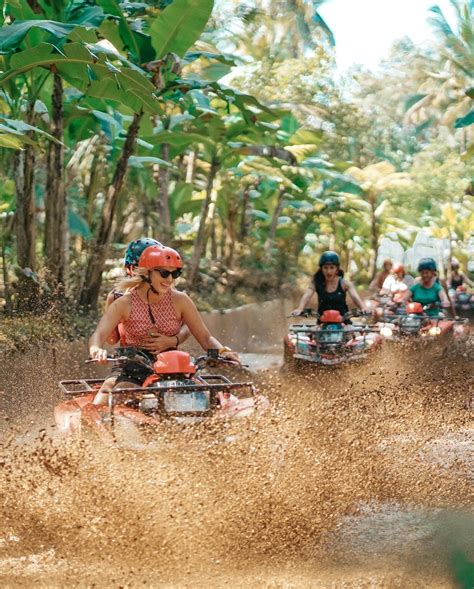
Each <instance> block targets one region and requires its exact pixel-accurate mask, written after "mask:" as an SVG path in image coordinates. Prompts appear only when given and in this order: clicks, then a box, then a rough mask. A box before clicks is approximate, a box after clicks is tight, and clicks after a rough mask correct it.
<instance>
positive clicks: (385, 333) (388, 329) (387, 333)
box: [380, 325, 393, 337]
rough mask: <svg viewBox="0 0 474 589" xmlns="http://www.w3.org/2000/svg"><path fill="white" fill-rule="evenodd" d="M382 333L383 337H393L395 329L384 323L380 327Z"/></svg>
mask: <svg viewBox="0 0 474 589" xmlns="http://www.w3.org/2000/svg"><path fill="white" fill-rule="evenodd" d="M380 335H383V337H392V335H393V329H392V328H391V327H389V326H388V325H384V326H383V327H381V328H380Z"/></svg>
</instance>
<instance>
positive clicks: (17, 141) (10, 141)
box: [0, 133, 24, 149]
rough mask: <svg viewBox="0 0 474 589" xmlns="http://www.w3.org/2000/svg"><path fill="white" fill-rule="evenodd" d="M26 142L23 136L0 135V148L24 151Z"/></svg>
mask: <svg viewBox="0 0 474 589" xmlns="http://www.w3.org/2000/svg"><path fill="white" fill-rule="evenodd" d="M23 144H24V141H23V140H22V138H21V136H16V135H4V134H3V133H0V147H6V148H8V149H22V147H23Z"/></svg>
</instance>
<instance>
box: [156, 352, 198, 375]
mask: <svg viewBox="0 0 474 589" xmlns="http://www.w3.org/2000/svg"><path fill="white" fill-rule="evenodd" d="M153 369H154V371H155V372H157V373H158V374H194V373H195V372H196V366H195V365H194V364H193V363H192V362H191V356H190V355H189V354H188V353H187V352H180V351H179V350H170V351H169V352H161V354H158V356H157V358H156V362H155V363H154V364H153Z"/></svg>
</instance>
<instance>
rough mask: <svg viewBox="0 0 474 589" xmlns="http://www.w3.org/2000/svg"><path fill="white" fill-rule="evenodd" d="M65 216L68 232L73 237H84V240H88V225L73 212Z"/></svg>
mask: <svg viewBox="0 0 474 589" xmlns="http://www.w3.org/2000/svg"><path fill="white" fill-rule="evenodd" d="M67 216H68V224H69V231H70V232H71V233H72V234H73V235H81V236H82V237H85V238H86V239H89V238H90V237H91V231H90V228H89V225H88V223H87V221H86V220H85V219H83V218H82V217H80V216H79V215H78V214H77V213H75V212H74V211H71V210H69V211H68V215H67Z"/></svg>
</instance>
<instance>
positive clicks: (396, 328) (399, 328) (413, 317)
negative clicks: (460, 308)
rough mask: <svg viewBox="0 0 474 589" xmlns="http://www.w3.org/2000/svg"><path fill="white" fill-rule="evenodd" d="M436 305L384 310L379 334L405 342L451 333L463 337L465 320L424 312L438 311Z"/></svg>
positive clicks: (411, 305) (399, 305)
mask: <svg viewBox="0 0 474 589" xmlns="http://www.w3.org/2000/svg"><path fill="white" fill-rule="evenodd" d="M438 308H439V305H438V304H432V305H426V306H425V307H423V306H422V305H421V303H407V304H406V305H405V304H398V305H393V306H392V307H390V308H386V309H385V310H384V314H383V316H382V317H380V319H379V320H380V323H379V327H380V334H381V335H382V336H383V337H384V338H386V339H390V340H400V341H401V340H405V341H406V340H407V338H411V339H413V338H424V339H433V338H437V337H439V336H442V335H445V334H449V333H453V334H454V335H455V336H463V335H465V334H466V333H467V320H466V319H459V318H456V319H450V318H447V317H445V315H444V314H443V313H442V312H441V311H440V312H439V313H438V314H437V315H436V316H433V315H428V314H427V313H426V311H428V310H431V309H438Z"/></svg>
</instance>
